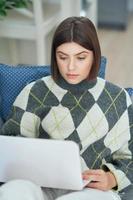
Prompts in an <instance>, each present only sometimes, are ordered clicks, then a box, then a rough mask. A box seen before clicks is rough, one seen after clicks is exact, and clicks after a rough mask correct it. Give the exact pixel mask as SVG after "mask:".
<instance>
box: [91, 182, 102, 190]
mask: <svg viewBox="0 0 133 200" xmlns="http://www.w3.org/2000/svg"><path fill="white" fill-rule="evenodd" d="M87 187H89V188H94V189H99V190H105V189H104V188H103V186H102V184H101V183H100V182H90V183H89V184H88V185H87Z"/></svg>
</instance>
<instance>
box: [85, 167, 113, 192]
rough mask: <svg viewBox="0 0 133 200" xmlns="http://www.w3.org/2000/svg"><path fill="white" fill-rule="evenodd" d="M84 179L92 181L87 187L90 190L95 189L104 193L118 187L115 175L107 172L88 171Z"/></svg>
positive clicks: (100, 170) (98, 170)
mask: <svg viewBox="0 0 133 200" xmlns="http://www.w3.org/2000/svg"><path fill="white" fill-rule="evenodd" d="M83 179H85V180H88V179H91V180H92V181H91V182H90V183H89V184H88V185H87V186H86V187H89V188H95V189H99V190H103V191H107V190H110V189H112V188H113V187H116V186H117V182H116V179H115V177H114V175H113V174H112V173H111V172H110V171H109V172H105V171H104V170H102V169H97V170H87V171H85V172H83Z"/></svg>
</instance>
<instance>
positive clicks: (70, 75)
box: [67, 74, 79, 79]
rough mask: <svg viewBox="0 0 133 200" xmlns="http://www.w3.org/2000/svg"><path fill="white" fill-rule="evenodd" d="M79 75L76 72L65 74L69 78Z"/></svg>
mask: <svg viewBox="0 0 133 200" xmlns="http://www.w3.org/2000/svg"><path fill="white" fill-rule="evenodd" d="M78 76H79V75H78V74H67V77H68V78H71V79H75V78H77V77H78Z"/></svg>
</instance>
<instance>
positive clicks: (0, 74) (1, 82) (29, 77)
mask: <svg viewBox="0 0 133 200" xmlns="http://www.w3.org/2000/svg"><path fill="white" fill-rule="evenodd" d="M105 66H106V58H105V57H102V58H101V64H100V70H99V76H100V77H102V78H104V77H105ZM49 74H50V67H49V66H29V65H28V66H27V65H17V66H11V65H5V64H0V95H1V98H2V102H1V105H0V113H1V117H2V119H3V120H4V121H5V120H6V119H7V116H8V114H9V112H10V109H11V106H12V104H13V102H14V100H15V98H16V97H17V95H18V94H19V93H20V91H21V90H22V89H23V88H24V87H25V86H26V85H27V84H28V83H30V82H32V81H34V80H37V79H39V78H42V77H44V76H47V75H49Z"/></svg>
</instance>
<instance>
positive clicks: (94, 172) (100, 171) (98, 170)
mask: <svg viewBox="0 0 133 200" xmlns="http://www.w3.org/2000/svg"><path fill="white" fill-rule="evenodd" d="M104 173H105V172H104V170H102V169H95V170H94V169H90V170H88V171H87V174H96V175H101V174H104Z"/></svg>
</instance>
